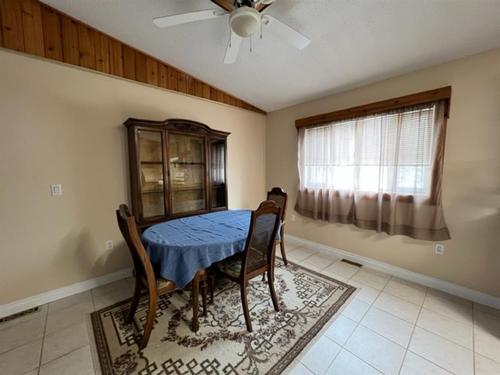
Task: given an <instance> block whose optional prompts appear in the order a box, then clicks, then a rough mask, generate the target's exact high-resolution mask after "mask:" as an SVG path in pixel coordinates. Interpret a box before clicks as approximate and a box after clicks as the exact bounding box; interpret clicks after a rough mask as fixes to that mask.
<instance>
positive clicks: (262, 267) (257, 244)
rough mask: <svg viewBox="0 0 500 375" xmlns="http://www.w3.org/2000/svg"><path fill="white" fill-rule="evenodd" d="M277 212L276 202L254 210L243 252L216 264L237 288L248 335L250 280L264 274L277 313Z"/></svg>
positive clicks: (278, 216)
mask: <svg viewBox="0 0 500 375" xmlns="http://www.w3.org/2000/svg"><path fill="white" fill-rule="evenodd" d="M280 212H281V209H280V208H279V207H278V206H277V205H276V204H275V202H273V201H264V202H262V203H261V204H260V206H259V208H257V210H256V211H252V215H251V219H250V228H249V231H248V237H247V240H246V243H245V249H244V251H243V252H241V253H238V254H236V255H235V256H232V257H230V258H228V259H225V260H223V261H222V262H219V263H217V265H216V267H217V270H218V271H219V272H220V273H222V275H223V276H225V277H227V278H228V279H230V280H232V281H234V282H237V283H238V284H239V285H240V292H241V302H242V304H243V312H244V314H245V322H246V325H247V330H248V332H252V322H251V321H250V312H249V310H248V300H247V289H246V288H247V284H248V281H249V280H251V279H253V278H254V277H257V276H259V275H263V274H265V273H266V272H267V282H268V285H269V291H270V292H271V299H272V301H273V306H274V310H276V311H279V307H278V299H277V297H276V292H275V290H274V283H273V282H274V252H275V247H276V246H275V238H276V233H277V232H278V228H279V223H280V217H281V216H280Z"/></svg>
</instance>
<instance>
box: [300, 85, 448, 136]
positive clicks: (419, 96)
mask: <svg viewBox="0 0 500 375" xmlns="http://www.w3.org/2000/svg"><path fill="white" fill-rule="evenodd" d="M437 100H445V101H446V110H445V117H446V118H448V117H449V113H450V100H451V86H446V87H441V88H438V89H434V90H428V91H422V92H419V93H416V94H411V95H405V96H400V97H398V98H392V99H387V100H382V101H379V102H374V103H370V104H364V105H360V106H356V107H351V108H347V109H341V110H337V111H333V112H328V113H322V114H320V115H315V116H311V117H306V118H301V119H298V120H295V127H296V128H297V129H300V128H304V127H305V128H311V127H316V126H323V125H325V124H328V123H331V122H335V121H343V120H351V119H354V118H360V117H366V116H370V115H375V114H377V113H384V112H388V111H392V110H395V109H400V108H404V107H410V106H414V105H419V104H425V103H430V102H434V101H437Z"/></svg>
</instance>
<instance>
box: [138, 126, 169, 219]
mask: <svg viewBox="0 0 500 375" xmlns="http://www.w3.org/2000/svg"><path fill="white" fill-rule="evenodd" d="M137 133H138V144H139V147H138V148H139V150H138V151H139V166H140V178H141V198H142V216H143V218H145V219H147V218H153V217H156V216H164V215H165V186H164V183H163V182H164V179H163V157H162V150H163V144H162V133H161V132H158V131H149V130H138V131H137Z"/></svg>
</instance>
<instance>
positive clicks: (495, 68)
mask: <svg viewBox="0 0 500 375" xmlns="http://www.w3.org/2000/svg"><path fill="white" fill-rule="evenodd" d="M446 85H452V90H453V93H452V102H451V117H450V119H449V122H448V134H447V144H446V154H445V168H444V187H443V195H444V201H443V204H444V210H445V211H444V212H445V217H446V220H447V223H448V225H449V228H450V231H451V236H452V239H451V240H450V241H446V242H445V245H446V252H445V255H444V256H437V255H434V253H433V245H434V243H432V242H425V241H417V240H413V239H411V238H408V237H403V236H393V237H390V236H388V235H385V234H377V233H375V232H372V231H366V230H361V229H357V228H356V227H354V226H352V225H340V224H327V223H324V222H319V221H312V220H309V219H306V218H304V217H302V216H300V215H298V214H297V213H296V212H294V210H293V206H294V205H295V197H296V189H297V186H298V176H297V166H296V163H297V133H296V129H295V126H294V121H295V120H296V119H298V118H302V117H306V116H311V115H315V114H319V113H323V112H329V111H333V110H336V109H342V108H347V107H351V106H356V105H361V104H367V103H370V102H373V101H378V100H383V99H388V98H391V97H396V96H401V95H405V94H412V93H415V92H419V91H424V90H429V89H433V88H437V87H442V86H446ZM275 185H282V186H284V187H285V188H286V189H287V190H288V192H289V193H290V206H289V207H290V209H289V210H288V214H287V216H288V217H287V229H288V232H289V233H290V234H293V235H296V236H299V237H302V238H306V239H309V240H312V241H316V242H320V243H323V244H326V245H330V246H333V247H336V248H340V249H344V250H349V251H352V252H354V253H357V254H361V255H364V256H367V257H371V258H375V259H378V260H381V261H384V262H387V263H390V264H393V265H396V266H400V267H404V268H407V269H409V270H412V271H416V272H420V273H423V274H426V275H430V276H434V277H437V278H440V279H443V280H447V281H451V282H453V283H457V284H460V285H463V286H466V287H470V288H473V289H476V290H480V291H482V292H485V293H489V294H492V295H495V296H500V50H495V51H492V52H489V53H485V54H481V55H477V56H473V57H470V58H467V59H462V60H459V61H455V62H451V63H448V64H443V65H440V66H436V67H433V68H430V69H426V70H422V71H418V72H415V73H412V74H407V75H404V76H401V77H398V78H394V79H390V80H386V81H383V82H380V83H377V84H373V85H370V86H365V87H363V88H360V89H356V90H352V91H348V92H345V93H341V94H338V95H333V96H330V97H327V98H324V99H320V100H316V101H313V102H310V103H305V104H300V105H296V106H293V107H290V108H287V109H284V110H281V111H276V112H273V113H270V114H268V117H267V186H268V187H271V186H275ZM292 215H295V216H296V220H295V221H293V220H292Z"/></svg>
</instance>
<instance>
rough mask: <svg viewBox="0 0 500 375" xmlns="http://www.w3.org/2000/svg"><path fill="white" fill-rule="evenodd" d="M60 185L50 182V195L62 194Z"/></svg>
mask: <svg viewBox="0 0 500 375" xmlns="http://www.w3.org/2000/svg"><path fill="white" fill-rule="evenodd" d="M62 194H63V192H62V185H61V184H52V185H50V195H52V196H53V197H55V196H56V195H62Z"/></svg>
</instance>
